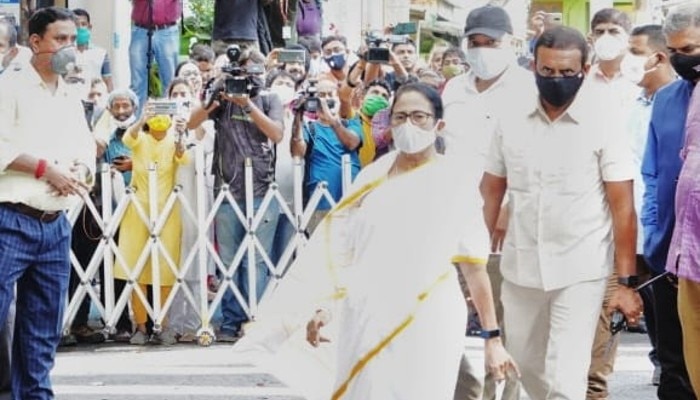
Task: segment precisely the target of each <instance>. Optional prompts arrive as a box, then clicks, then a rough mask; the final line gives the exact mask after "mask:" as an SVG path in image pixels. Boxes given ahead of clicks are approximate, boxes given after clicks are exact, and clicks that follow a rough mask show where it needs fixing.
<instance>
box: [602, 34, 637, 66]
mask: <svg viewBox="0 0 700 400" xmlns="http://www.w3.org/2000/svg"><path fill="white" fill-rule="evenodd" d="M628 40H629V38H628V37H627V35H625V34H623V33H620V34H617V35H611V34H609V33H606V34H604V35H603V36H601V37H599V38H598V40H596V41H595V44H594V45H593V48H594V50H595V54H596V55H597V56H598V58H599V59H601V60H603V61H610V60H614V59H616V58H617V57H619V56H620V55H621V54H622V53H623V52H624V51H625V50H627V41H628Z"/></svg>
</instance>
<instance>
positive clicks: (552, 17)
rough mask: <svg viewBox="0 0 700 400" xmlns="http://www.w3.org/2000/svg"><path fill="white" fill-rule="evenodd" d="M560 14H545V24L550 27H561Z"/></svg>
mask: <svg viewBox="0 0 700 400" xmlns="http://www.w3.org/2000/svg"><path fill="white" fill-rule="evenodd" d="M561 21H562V13H547V14H545V22H547V23H549V24H552V25H561Z"/></svg>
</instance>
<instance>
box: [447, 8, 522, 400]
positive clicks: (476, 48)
mask: <svg viewBox="0 0 700 400" xmlns="http://www.w3.org/2000/svg"><path fill="white" fill-rule="evenodd" d="M464 33H465V38H464V45H463V47H464V49H465V53H466V54H467V62H468V63H469V65H470V66H471V68H470V69H469V71H468V72H467V73H466V74H462V75H459V76H456V77H455V78H453V79H450V80H449V81H448V83H447V85H446V86H445V90H444V91H443V94H442V99H443V103H444V106H445V117H444V120H445V129H446V130H445V134H444V139H445V154H446V155H448V156H454V157H459V159H460V160H463V162H464V164H465V168H467V169H468V170H470V172H473V173H470V174H469V175H470V176H474V177H475V180H474V182H469V183H468V184H469V185H471V186H472V187H473V188H474V190H475V191H476V190H478V179H479V177H481V173H482V172H483V169H484V162H485V159H486V153H487V152H488V147H489V143H490V142H491V138H492V136H493V132H494V130H495V127H496V121H497V120H498V119H499V117H500V116H501V115H503V114H504V113H508V114H510V113H511V112H513V110H516V109H517V108H518V107H522V105H521V104H518V103H519V98H518V97H517V96H513V94H516V93H517V94H523V93H531V94H532V95H533V96H534V93H535V80H534V78H533V77H532V73H530V72H528V71H527V70H525V69H523V68H521V67H520V66H518V64H517V62H516V56H515V51H514V50H513V48H512V47H511V46H510V41H511V38H512V34H513V27H512V24H511V21H510V17H509V16H508V14H507V13H506V11H505V10H504V9H502V8H500V7H493V6H485V7H479V8H476V9H474V10H473V11H472V12H470V13H469V16H468V17H467V21H466V25H465V29H464ZM505 117H508V115H505ZM506 223H507V216H506V215H505V214H504V215H503V216H502V219H501V223H500V225H499V227H500V229H498V232H497V233H496V234H494V235H493V239H495V240H494V242H493V244H492V249H491V250H492V252H493V253H498V252H500V243H501V242H502V238H503V234H504V233H505V225H506ZM499 260H500V256H499V255H497V254H492V255H491V256H490V257H489V262H488V267H487V271H488V273H489V278H490V279H491V284H492V286H493V293H494V301H495V304H496V315H497V319H498V322H499V325H500V326H501V331H502V333H503V334H504V339H505V340H506V341H507V331H506V330H505V329H504V328H505V327H504V325H503V323H502V322H503V307H502V306H501V301H500V296H499V293H500V286H501V282H502V281H503V278H502V276H501V273H500V267H499ZM471 371H472V369H471V368H470V366H469V363H468V360H467V359H466V358H463V360H462V366H461V372H460V378H459V380H458V382H457V393H455V399H459V400H464V399H478V398H483V399H484V400H492V399H493V398H494V397H495V384H494V382H493V379H491V376H490V375H489V374H487V375H486V377H485V382H484V391H483V397H482V395H481V394H477V393H476V392H477V391H478V390H477V391H473V390H472V389H470V388H469V387H468V386H472V387H473V386H474V385H473V384H472V383H469V382H473V381H474V380H475V379H476V378H475V377H473V376H471V374H472V372H471ZM518 397H519V385H518V382H517V380H516V379H514V378H513V379H510V378H509V379H508V381H507V382H506V387H505V389H504V392H503V399H505V400H509V399H517V398H518Z"/></svg>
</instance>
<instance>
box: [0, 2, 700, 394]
mask: <svg viewBox="0 0 700 400" xmlns="http://www.w3.org/2000/svg"><path fill="white" fill-rule="evenodd" d="M328 1H335V0H328ZM132 3H133V5H132V7H133V9H132V14H131V20H132V28H131V38H130V43H129V66H130V76H131V82H130V85H129V87H122V85H115V82H116V80H113V79H112V68H111V62H110V57H109V53H108V51H107V50H105V49H103V48H101V47H99V46H97V45H96V44H95V43H93V39H92V32H93V31H94V30H96V29H100V27H98V26H93V23H92V20H91V16H90V13H89V12H88V11H86V10H84V9H73V10H70V9H65V8H59V7H45V8H39V9H37V10H35V11H34V12H33V14H31V16H29V19H28V22H27V24H26V32H20V31H19V28H18V24H17V21H15V20H14V18H13V17H11V16H10V15H3V14H0V61H1V66H0V322H2V324H0V399H4V398H8V399H16V400H19V399H23V400H24V399H52V398H54V394H53V390H52V386H51V381H50V373H51V370H52V368H53V365H54V360H55V357H56V352H57V349H58V348H59V347H62V346H75V345H84V344H90V345H99V344H101V343H124V344H130V345H133V346H144V345H154V344H155V345H166V346H172V345H177V344H178V343H193V342H195V343H196V342H199V344H202V345H209V342H210V341H211V340H215V341H216V342H220V343H222V344H223V345H221V351H229V352H231V356H232V357H237V356H238V355H241V356H242V355H243V354H248V355H249V354H258V355H260V357H262V355H263V354H264V355H265V357H267V358H266V359H271V360H277V361H274V362H277V364H278V365H284V366H285V368H281V369H280V372H279V373H280V376H281V378H282V379H283V380H284V381H285V382H288V383H289V384H290V385H292V386H295V385H296V386H297V387H298V388H300V389H299V390H300V391H302V392H304V393H305V395H306V396H307V398H308V399H328V398H333V399H340V398H343V399H363V400H367V399H377V400H379V399H381V400H386V399H401V400H406V399H416V400H417V399H455V400H458V399H459V400H463V399H484V400H492V399H495V398H496V392H497V391H498V392H502V394H499V398H502V399H505V400H518V399H520V398H521V396H523V397H524V396H529V397H528V398H530V399H533V400H545V399H569V400H580V399H590V400H593V399H607V398H608V397H609V396H610V393H609V380H610V379H614V373H613V369H614V364H615V358H616V353H617V348H618V344H619V342H620V336H621V334H619V332H621V331H623V332H624V331H628V332H637V333H641V334H644V335H648V337H649V349H650V351H649V362H650V365H652V366H653V371H654V372H653V375H652V376H651V377H650V383H651V384H653V385H655V386H657V387H658V388H657V394H658V398H659V399H669V400H685V399H688V400H690V399H697V398H698V397H699V396H700V350H699V349H698V347H697V344H698V343H700V230H699V229H698V223H699V222H698V221H700V213H698V207H697V202H696V199H695V197H696V194H697V193H700V181H699V180H698V179H697V176H698V174H700V161H699V160H700V89H698V88H697V86H696V84H697V82H698V81H699V80H700V4H697V3H693V2H691V3H690V4H683V5H678V6H676V7H673V8H671V9H670V10H669V11H668V12H667V14H666V15H665V16H664V19H663V23H662V24H659V25H656V24H641V25H633V23H632V19H631V18H630V16H629V15H628V14H626V13H625V12H623V11H620V10H618V9H615V8H603V9H600V10H598V11H597V12H595V13H594V15H593V16H592V17H591V19H590V21H591V22H590V27H589V30H588V31H587V32H580V31H579V30H577V29H574V28H572V27H568V26H566V23H565V21H566V20H567V19H566V18H565V15H564V16H563V15H562V14H561V13H551V12H545V11H537V10H532V12H531V14H530V17H529V18H531V19H530V20H529V28H530V30H529V37H527V38H519V37H516V36H515V35H514V31H513V23H512V22H513V21H512V16H511V15H509V13H508V12H507V11H506V10H505V9H503V8H501V7H498V6H494V5H486V6H481V7H477V8H474V9H473V10H471V11H470V12H469V14H468V16H467V18H466V22H465V24H464V27H463V32H462V33H463V34H462V35H461V37H454V38H450V39H445V40H438V41H435V43H434V45H433V47H432V49H430V51H429V52H428V53H427V54H425V55H421V51H420V49H421V46H420V43H419V42H417V41H418V40H419V39H420V32H419V30H420V25H419V24H418V23H417V22H408V21H406V22H404V23H399V24H394V25H392V26H388V27H385V28H384V29H380V30H368V31H366V32H365V33H364V34H363V37H362V38H361V39H360V38H350V39H359V41H360V42H361V43H362V44H361V45H360V46H359V48H351V47H350V46H349V45H348V43H350V42H353V41H352V40H348V39H349V38H346V37H345V36H343V32H342V31H341V30H340V29H337V27H336V29H335V31H329V30H328V29H325V28H324V26H325V25H324V24H326V25H327V23H328V21H324V10H323V8H324V5H325V3H326V2H324V1H320V0H299V1H298V4H297V3H296V2H292V4H294V7H296V11H295V12H294V13H292V12H290V11H291V10H285V9H284V8H283V9H281V11H282V12H281V14H280V10H278V9H277V8H274V7H273V8H274V9H273V10H272V11H273V13H272V14H270V4H278V3H279V4H287V3H286V2H271V1H270V0H259V1H258V0H255V1H249V0H233V1H224V0H216V1H215V2H214V14H213V16H214V22H213V31H212V38H211V42H198V43H191V44H190V46H189V49H188V50H189V53H188V54H187V55H181V54H180V49H181V46H180V29H181V26H180V18H181V15H182V3H181V1H180V0H133V1H132ZM290 30H292V31H293V32H292V33H291V34H290ZM22 33H23V34H22ZM322 33H323V35H322ZM326 33H329V34H326ZM20 38H26V41H23V43H20V41H21V40H22V39H20ZM258 302H259V304H258ZM107 305H109V307H107ZM465 333H468V334H469V335H471V336H476V337H480V338H483V340H484V359H485V376H479V374H478V373H477V372H476V369H475V368H474V365H473V360H471V361H470V360H469V358H468V357H467V355H466V353H465V348H464V341H465ZM226 345H227V346H226ZM224 346H226V347H224ZM289 348H296V349H297V350H298V351H293V352H290V351H289V350H288V349H289ZM283 349H287V350H283ZM281 357H285V358H284V360H282V359H281ZM301 365H303V366H304V367H303V368H304V371H305V373H304V376H303V377H302V376H300V374H299V371H298V370H299V368H300V367H299V366H301ZM3 396H6V397H3Z"/></svg>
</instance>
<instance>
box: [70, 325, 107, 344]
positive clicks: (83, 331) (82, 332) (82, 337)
mask: <svg viewBox="0 0 700 400" xmlns="http://www.w3.org/2000/svg"><path fill="white" fill-rule="evenodd" d="M71 334H73V335H74V336H75V339H76V340H77V341H78V343H87V344H98V343H102V342H104V341H105V335H103V334H102V332H99V331H96V330H94V329H92V328H90V327H89V326H87V325H82V326H78V327H76V328H73V329H71Z"/></svg>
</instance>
